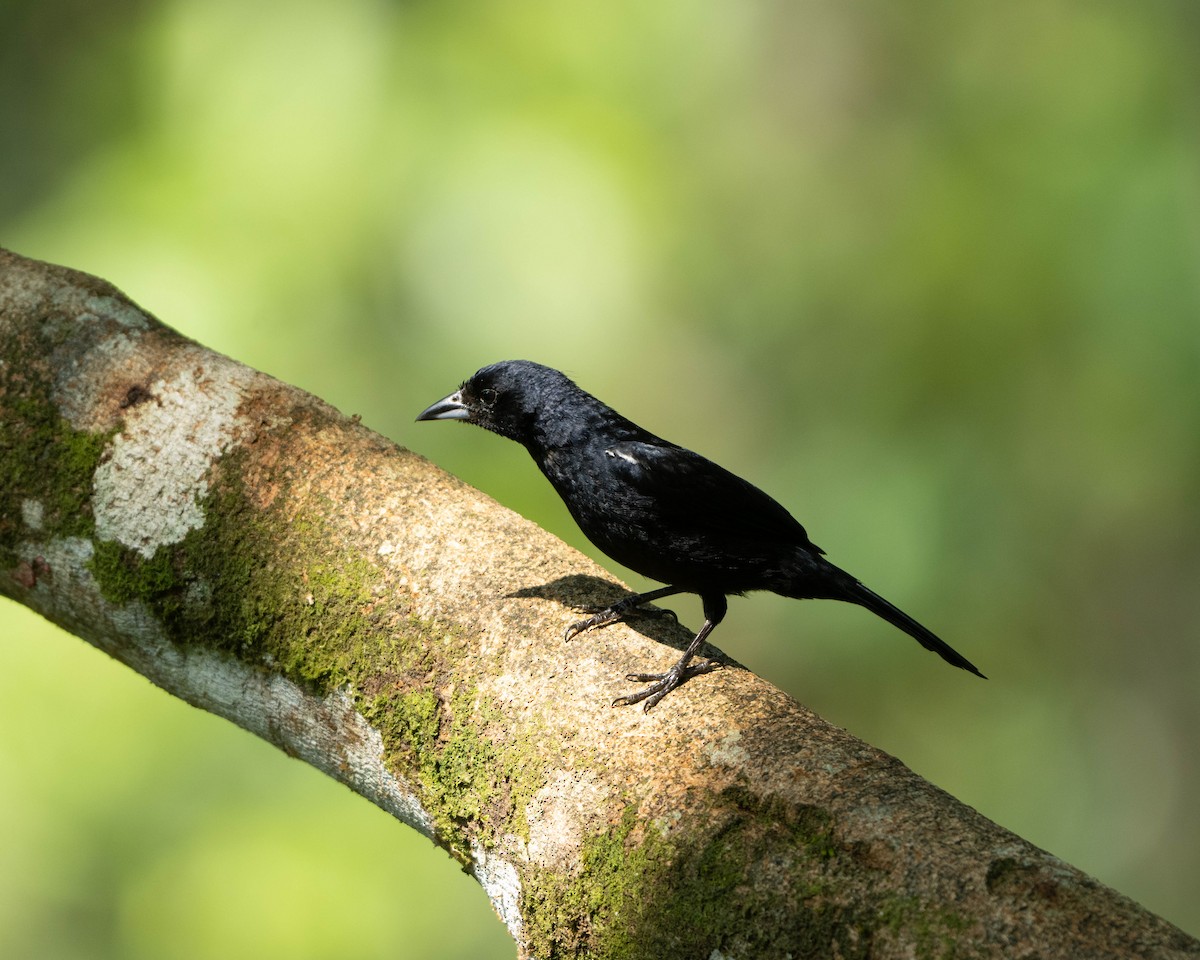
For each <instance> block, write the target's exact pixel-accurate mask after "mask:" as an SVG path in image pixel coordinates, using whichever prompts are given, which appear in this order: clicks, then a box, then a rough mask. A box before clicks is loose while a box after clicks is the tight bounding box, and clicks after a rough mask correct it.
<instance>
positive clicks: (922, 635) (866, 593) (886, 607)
mask: <svg viewBox="0 0 1200 960" xmlns="http://www.w3.org/2000/svg"><path fill="white" fill-rule="evenodd" d="M843 572H844V571H843ZM842 586H843V587H844V589H845V592H844V593H842V594H840V595H839V596H838V597H837V599H838V600H847V601H849V602H850V603H857V604H858V605H859V606H860V607H866V608H867V609H868V610H870V611H871V612H872V613H873V614H875V615H876V616H877V617H882V618H883V619H884V620H886V621H887V622H888V623H890V624H892V625H893V626H895V627H899V628H900V629H901V630H903V631H904V632H905V633H907V634H908V635H909V636H910V637H912V638H913V639H914V640H916V641H917V643H919V644H920V645H921V646H923V647H924V648H925V649H926V650H932V651H933V652H934V653H936V654H937V655H938V656H939V657H941V658H942V659H943V660H945V661H946V662H947V663H952V664H954V666H956V667H962V668H963V669H964V670H966V671H968V672H969V673H973V674H975V676H977V677H983V674H982V673H980V672H979V670H978V669H977V668H976V667H975V664H973V663H972V662H971V661H970V660H968V659H967V658H966V657H964V656H963V655H962V654H961V653H959V652H958V651H957V650H955V649H954V648H953V647H952V646H950V644H948V643H946V641H944V640H942V639H941V638H940V637H938V636H936V635H934V634H933V633H932V632H931V631H930V630H927V629H926V628H925V627H923V626H921V624H919V623H917V621H916V620H914V619H913V618H912V617H910V616H909V615H908V614H907V613H905V612H904V611H903V610H901V609H900V608H899V607H896V606H893V605H892V604H890V603H888V602H887V601H886V600H884V599H883V597H881V596H880V595H879V594H877V593H876V592H875V591H874V590H870V589H868V588H867V587H864V586H863V585H862V584H861V583H859V582H858V581H857V580H855V579H854V577H852V576H851V575H850V574H848V573H847V574H846V580H845V581H843V583H842ZM984 679H985V680H986V679H987V678H986V677H984Z"/></svg>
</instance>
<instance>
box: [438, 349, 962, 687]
mask: <svg viewBox="0 0 1200 960" xmlns="http://www.w3.org/2000/svg"><path fill="white" fill-rule="evenodd" d="M417 419H418V420H465V421H467V422H468V423H474V424H476V425H478V426H481V427H483V428H484V429H486V430H491V431H492V432H494V433H498V434H500V435H501V436H504V437H508V438H509V439H512V440H516V441H517V442H518V443H520V444H522V445H523V446H524V447H525V448H526V449H527V450H528V451H529V453H530V455H531V456H532V457H533V459H534V462H535V463H536V464H537V465H538V467H539V468H540V469H541V471H542V473H544V474H545V475H546V478H547V479H548V480H549V481H550V483H551V484H553V486H554V489H555V490H556V491H557V492H558V495H559V496H560V497H562V499H563V502H564V503H565V504H566V506H567V509H568V510H569V511H570V513H571V516H572V517H574V518H575V521H576V523H578V524H579V527H580V529H581V530H582V531H583V532H584V534H585V535H586V536H587V538H588V539H589V540H591V541H592V543H594V544H595V545H596V546H597V547H598V548H599V549H600V550H602V551H603V552H604V553H605V554H607V555H608V556H610V557H612V558H613V559H614V560H616V561H618V562H619V563H622V564H624V565H625V566H627V567H629V568H630V569H631V570H636V571H637V572H638V573H640V574H642V575H643V576H646V577H649V578H650V579H651V580H658V581H660V582H662V583H664V584H667V586H665V587H663V588H661V589H658V590H652V591H650V592H648V593H643V594H638V595H637V596H633V597H628V598H626V599H625V600H622V601H620V602H618V603H616V604H614V605H613V606H611V607H608V608H607V609H605V610H601V611H599V612H598V613H596V614H595V615H593V616H591V617H589V618H587V619H586V620H581V621H579V622H578V623H574V624H572V625H571V626H570V627H569V628H568V629H567V631H566V637H567V639H570V638H571V637H573V636H575V635H576V634H577V633H580V632H582V631H584V630H589V629H592V628H593V627H602V626H606V625H608V624H610V623H613V622H615V621H617V620H619V619H621V618H622V617H623V616H625V615H626V614H628V613H629V612H630V611H632V610H633V609H634V608H636V607H638V606H640V605H641V604H644V603H647V602H649V601H652V600H657V599H659V598H661V597H666V596H670V595H672V594H676V593H695V594H698V595H699V596H700V599H701V603H702V604H703V609H704V618H705V619H704V625H703V626H702V627H701V629H700V632H699V633H698V634H697V635H696V637H695V639H694V640H693V641H692V642H691V644H689V646H688V648H687V650H686V651H685V652H684V654H683V656H682V657H680V659H679V660H678V662H676V663H675V665H674V666H672V667H671V669H670V670H668V671H667V672H666V673H663V674H630V675H629V679H630V680H634V681H637V682H642V683H649V684H650V685H649V686H648V687H646V688H645V689H643V690H640V691H638V692H636V693H633V694H630V695H628V696H624V697H619V698H618V699H617V700H615V701H614V705H615V704H631V703H639V702H642V701H644V702H645V707H644V709H646V710H649V709H650V708H651V707H653V706H654V705H655V704H656V703H658V702H659V701H660V700H661V699H662V698H663V697H664V696H666V695H667V694H668V693H669V692H670V691H671V690H673V689H675V688H676V687H677V686H679V685H680V684H681V683H683V682H684V681H685V680H687V679H689V678H691V677H693V676H696V675H697V674H700V673H707V672H708V671H710V670H712V669H714V668H715V667H716V666H719V664H718V663H717V662H716V661H710V660H704V661H701V662H699V663H692V659H693V657H694V656H695V654H696V652H697V651H698V650H699V649H700V646H701V644H703V643H704V641H705V639H706V638H707V637H708V635H709V634H710V633H711V632H712V630H713V628H714V627H716V625H717V624H718V623H720V622H721V620H722V619H723V618H724V616H725V612H726V609H727V600H726V598H727V597H728V596H730V595H739V594H743V593H746V592H748V591H751V590H770V591H772V592H774V593H778V594H780V595H782V596H785V597H795V598H798V599H827V600H843V601H846V602H849V603H856V604H858V605H859V606H863V607H866V608H867V609H868V610H870V611H871V612H872V613H875V614H877V615H878V616H880V617H882V618H883V619H884V620H887V621H888V622H889V623H891V624H893V625H895V626H897V627H899V628H900V629H901V630H903V631H904V632H905V633H907V634H909V635H910V636H912V637H914V638H915V639H916V640H917V641H918V642H919V643H920V644H921V645H922V646H923V647H925V648H926V649H927V650H932V651H934V652H935V653H937V654H938V655H940V656H941V657H942V658H943V659H944V660H946V661H947V662H948V663H952V664H953V665H954V666H956V667H961V668H962V669H964V670H968V671H970V672H971V673H974V674H975V675H977V676H980V677H982V676H983V674H982V673H980V672H979V671H978V670H977V669H976V668H975V667H974V665H972V664H971V662H970V661H968V660H967V659H966V658H965V657H963V656H962V655H961V654H959V653H958V652H957V651H955V650H954V649H953V648H952V647H950V646H949V645H948V644H946V643H945V642H944V641H942V640H940V639H939V638H938V637H936V636H935V635H934V634H933V633H931V632H930V631H929V630H927V629H926V628H925V627H923V626H921V624H919V623H917V621H915V620H913V619H912V618H911V617H910V616H908V615H907V614H906V613H904V612H903V611H901V610H899V609H898V608H897V607H895V606H893V605H892V604H890V603H888V601H886V600H884V599H883V598H882V597H881V596H879V595H878V594H876V593H874V592H873V591H871V590H869V589H868V588H867V587H865V586H863V585H862V584H861V583H860V582H859V581H858V580H857V579H856V578H855V577H853V576H851V575H850V574H849V573H847V572H846V571H844V570H842V569H841V568H839V567H836V566H834V565H833V564H832V563H830V562H829V561H828V560H826V559H825V557H824V551H823V550H822V549H821V548H820V547H818V546H817V545H816V544H814V543H813V542H812V541H811V540H810V539H809V537H808V533H807V532H806V531H805V529H804V527H802V526H801V525H800V523H799V522H798V521H797V520H796V519H795V518H794V517H793V516H792V515H791V514H790V513H788V511H787V510H786V509H784V507H782V506H781V505H780V504H779V503H778V502H777V501H775V500H773V499H772V498H771V497H769V496H768V495H767V494H765V493H763V491H761V490H759V489H758V488H757V487H755V486H754V485H753V484H750V483H748V482H746V481H745V480H743V479H742V478H741V477H738V476H736V475H735V474H733V473H730V472H729V471H728V470H726V469H724V468H723V467H720V466H717V464H715V463H713V462H712V461H711V460H707V459H705V458H704V457H702V456H700V455H699V454H697V453H693V452H692V451H691V450H687V449H685V448H683V447H680V446H678V445H676V444H674V443H670V442H669V441H667V440H663V439H662V438H661V437H656V436H655V435H654V434H652V433H650V432H649V431H647V430H643V429H642V428H641V427H639V426H638V425H637V424H635V423H633V422H632V421H630V420H627V419H626V418H625V417H623V416H621V415H620V414H619V413H617V412H616V411H615V410H613V409H612V408H611V407H609V406H607V405H606V404H604V403H602V402H601V401H600V400H597V399H596V398H595V397H593V396H592V395H591V394H589V393H587V392H585V391H584V390H581V389H580V388H579V387H577V386H576V385H575V384H574V383H573V382H572V381H571V380H570V379H568V378H567V377H566V376H565V375H564V374H562V373H560V372H559V371H557V370H553V369H551V368H550V367H545V366H542V365H541V364H537V363H532V362H530V361H527V360H509V361H504V362H502V363H495V364H492V365H491V366H488V367H484V368H483V369H482V370H480V371H479V372H478V373H476V374H475V375H474V376H473V377H471V378H470V379H469V380H467V381H465V382H464V383H463V384H462V386H461V387H459V389H458V390H457V391H455V392H454V393H452V394H451V395H450V396H448V397H446V398H444V399H442V400H439V401H438V402H437V403H435V404H433V405H432V406H430V407H428V408H427V409H426V410H424V411H422V412H421V414H420V415H419V416H418V417H417Z"/></svg>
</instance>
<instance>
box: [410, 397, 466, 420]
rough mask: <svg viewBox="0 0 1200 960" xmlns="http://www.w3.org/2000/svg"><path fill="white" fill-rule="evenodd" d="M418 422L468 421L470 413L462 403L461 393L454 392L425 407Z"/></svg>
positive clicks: (418, 416)
mask: <svg viewBox="0 0 1200 960" xmlns="http://www.w3.org/2000/svg"><path fill="white" fill-rule="evenodd" d="M417 419H418V420H470V419H471V411H470V410H468V409H467V405H466V404H465V403H463V398H462V391H461V390H455V391H454V393H452V394H450V396H448V397H444V398H442V399H441V400H439V401H438V402H437V403H435V404H432V405H431V406H428V407H426V408H425V409H424V410H422V411H421V412H420V413H419V414H417Z"/></svg>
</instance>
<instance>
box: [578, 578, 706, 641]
mask: <svg viewBox="0 0 1200 960" xmlns="http://www.w3.org/2000/svg"><path fill="white" fill-rule="evenodd" d="M683 592H684V591H683V589H682V588H680V587H660V588H659V589H658V590H651V591H650V592H649V593H639V594H636V595H634V596H632V597H626V598H625V599H624V600H618V601H617V602H616V603H614V604H613V605H612V606H609V607H602V608H600V609H598V610H596V611H595V613H593V614H592V616H590V617H588V618H587V619H586V620H580V621H578V622H577V623H573V624H571V625H570V626H569V627H567V631H566V633H564V634H563V639H564V640H570V639H572V638H573V637H575V636H578V635H579V634H581V633H583V632H584V631H586V630H593V629H595V628H597V627H607V626H608V625H609V624H610V623H616V622H617V621H618V620H621V619H623V618H624V617H626V616H628V615H629V613H630V611H632V610H634V609H636V608H637V607H640V606H641V605H642V604H644V603H649V602H650V601H651V600H659V599H661V598H662V597H669V596H671V595H672V594H675V593H683ZM643 612H644V613H650V611H648V610H646V611H643ZM654 615H655V616H667V615H670V616H675V614H674V613H673V612H672V611H670V610H662V611H657V612H656V613H655V614H654Z"/></svg>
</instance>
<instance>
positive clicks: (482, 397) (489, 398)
mask: <svg viewBox="0 0 1200 960" xmlns="http://www.w3.org/2000/svg"><path fill="white" fill-rule="evenodd" d="M479 402H480V403H482V404H483V405H484V406H485V407H494V406H495V405H496V391H495V390H493V389H492V388H491V387H484V388H483V389H482V390H480V391H479Z"/></svg>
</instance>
